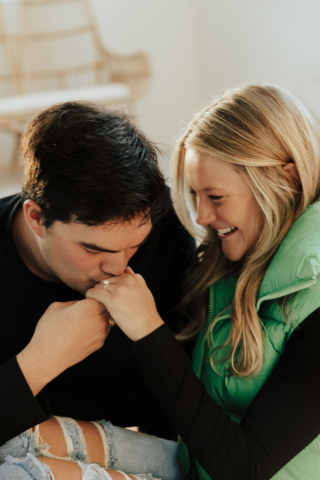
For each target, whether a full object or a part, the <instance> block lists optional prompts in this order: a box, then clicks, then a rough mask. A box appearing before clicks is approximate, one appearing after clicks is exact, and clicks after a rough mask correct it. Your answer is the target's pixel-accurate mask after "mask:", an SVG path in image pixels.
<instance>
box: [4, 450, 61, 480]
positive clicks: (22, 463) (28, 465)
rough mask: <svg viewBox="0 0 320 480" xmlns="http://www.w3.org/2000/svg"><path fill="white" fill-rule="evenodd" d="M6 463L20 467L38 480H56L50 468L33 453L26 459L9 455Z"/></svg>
mask: <svg viewBox="0 0 320 480" xmlns="http://www.w3.org/2000/svg"><path fill="white" fill-rule="evenodd" d="M6 462H7V463H8V464H9V465H18V466H19V467H21V468H23V469H24V470H25V471H26V472H27V473H29V474H30V475H31V476H32V477H33V478H35V479H36V480H55V479H54V476H53V473H52V472H51V470H50V467H48V466H47V465H45V464H44V463H41V462H40V460H38V459H37V458H36V457H35V456H34V455H32V454H31V453H28V454H27V456H26V458H13V457H11V456H10V455H8V456H7V457H6Z"/></svg>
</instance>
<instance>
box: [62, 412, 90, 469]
mask: <svg viewBox="0 0 320 480" xmlns="http://www.w3.org/2000/svg"><path fill="white" fill-rule="evenodd" d="M64 427H65V429H66V431H67V432H68V434H69V436H70V438H71V440H72V444H73V452H72V453H71V459H72V460H73V461H75V462H77V461H81V462H85V461H88V452H87V446H86V444H85V442H84V441H83V440H82V438H81V436H80V433H79V430H78V429H81V427H80V425H79V424H76V425H75V424H74V423H73V422H70V421H67V420H65V421H64Z"/></svg>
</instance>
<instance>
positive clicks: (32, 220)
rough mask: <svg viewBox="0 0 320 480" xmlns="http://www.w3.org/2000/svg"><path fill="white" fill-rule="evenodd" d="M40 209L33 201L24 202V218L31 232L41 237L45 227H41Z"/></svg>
mask: <svg viewBox="0 0 320 480" xmlns="http://www.w3.org/2000/svg"><path fill="white" fill-rule="evenodd" d="M41 212H42V210H41V207H40V205H38V203H37V202H35V201H34V200H30V199H29V200H26V201H25V202H24V204H23V213H24V218H25V220H26V222H27V224H28V225H29V227H30V228H31V230H32V231H33V232H34V233H35V234H36V235H37V236H38V237H42V236H43V234H44V231H45V227H44V226H43V225H42V221H41V220H42V219H41Z"/></svg>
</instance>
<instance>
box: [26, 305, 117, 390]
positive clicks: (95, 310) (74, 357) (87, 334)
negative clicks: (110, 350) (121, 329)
mask: <svg viewBox="0 0 320 480" xmlns="http://www.w3.org/2000/svg"><path fill="white" fill-rule="evenodd" d="M108 318H109V314H108V312H107V311H106V309H105V307H104V305H103V304H101V303H99V302H97V301H95V300H93V299H85V300H80V301H74V302H67V303H60V302H55V303H53V304H52V305H50V306H49V307H48V308H47V310H46V311H45V313H44V314H43V316H42V317H41V318H40V320H39V322H38V324H37V327H36V329H35V332H34V335H33V337H32V339H31V341H30V343H29V344H28V345H27V346H26V348H25V349H24V350H22V352H20V353H19V354H18V355H17V361H18V363H19V365H20V368H21V370H22V373H23V374H24V376H25V378H26V380H27V382H28V384H29V386H30V388H31V390H32V392H33V394H34V395H36V394H37V393H38V392H39V391H40V390H41V389H42V388H43V387H44V386H45V385H46V384H47V383H49V382H50V381H51V380H53V379H54V378H55V377H57V376H58V375H60V373H62V372H63V371H64V370H66V369H67V368H69V367H71V366H72V365H75V364H76V363H79V362H80V361H81V360H83V359H84V358H86V357H87V356H88V355H90V354H91V353H93V352H95V351H96V350H99V348H101V347H102V345H103V344H104V341H105V339H106V336H107V335H108V333H109V330H110V326H109V323H108Z"/></svg>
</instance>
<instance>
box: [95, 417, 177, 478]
mask: <svg viewBox="0 0 320 480" xmlns="http://www.w3.org/2000/svg"><path fill="white" fill-rule="evenodd" d="M99 423H100V425H101V426H102V427H103V429H104V431H105V432H106V434H107V436H106V440H107V443H108V446H109V463H108V465H107V468H111V469H112V470H122V471H124V472H126V473H127V474H130V475H135V476H139V477H141V478H145V479H148V478H149V479H150V480H151V478H152V476H154V477H156V478H161V479H162V480H181V479H182V475H181V471H180V466H179V463H178V459H177V443H176V442H172V441H170V440H164V439H162V438H157V437H153V436H151V435H145V434H143V433H138V432H133V431H131V430H126V429H124V428H121V427H115V426H114V425H112V424H111V423H110V422H107V421H106V420H101V421H100V422H99Z"/></svg>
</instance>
